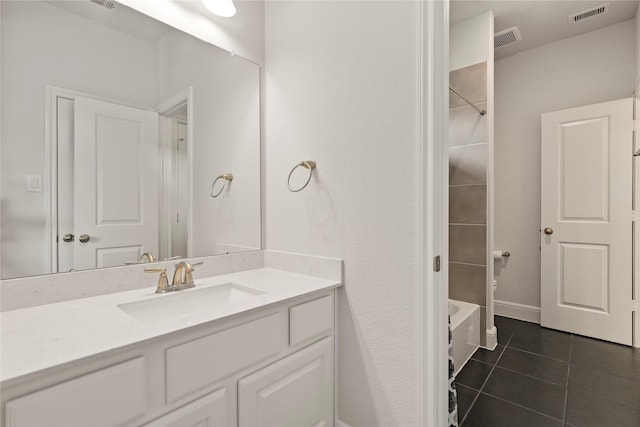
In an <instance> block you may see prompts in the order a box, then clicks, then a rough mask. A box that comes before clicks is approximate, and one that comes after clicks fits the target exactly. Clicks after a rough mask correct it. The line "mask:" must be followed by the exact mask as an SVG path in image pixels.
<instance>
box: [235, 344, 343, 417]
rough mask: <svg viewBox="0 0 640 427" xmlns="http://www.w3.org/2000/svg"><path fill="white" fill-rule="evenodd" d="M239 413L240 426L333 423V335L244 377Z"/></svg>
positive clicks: (240, 387) (240, 384)
mask: <svg viewBox="0 0 640 427" xmlns="http://www.w3.org/2000/svg"><path fill="white" fill-rule="evenodd" d="M238 415H239V420H238V424H239V426H240V427H248V426H261V427H305V426H314V427H320V426H332V425H333V339H332V337H327V338H325V339H323V340H322V341H319V342H318V343H316V344H313V345H311V346H309V347H307V348H305V349H303V350H300V351H298V352H297V353H294V354H292V355H290V356H288V357H286V358H284V359H282V360H280V361H278V362H276V363H274V364H272V365H269V366H267V367H266V368H264V369H261V370H259V371H257V372H255V373H253V374H251V375H249V376H248V377H245V378H243V379H241V380H240V381H239V383H238Z"/></svg>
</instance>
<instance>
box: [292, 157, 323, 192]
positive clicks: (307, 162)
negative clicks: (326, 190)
mask: <svg viewBox="0 0 640 427" xmlns="http://www.w3.org/2000/svg"><path fill="white" fill-rule="evenodd" d="M300 166H302V167H303V168H305V169H308V170H309V178H307V182H305V183H304V185H303V186H302V187H300V188H298V189H293V188H291V175H293V172H294V171H295V170H296V169H298V168H299V167H300ZM315 168H316V162H314V161H313V160H305V161H303V162H300V163H298V164H297V165H295V166H294V167H293V169H291V172H289V177H288V178H287V187H288V188H289V191H291V192H293V193H297V192H298V191H302V190H304V189H305V188H307V185H309V181H311V175H313V170H314V169H315Z"/></svg>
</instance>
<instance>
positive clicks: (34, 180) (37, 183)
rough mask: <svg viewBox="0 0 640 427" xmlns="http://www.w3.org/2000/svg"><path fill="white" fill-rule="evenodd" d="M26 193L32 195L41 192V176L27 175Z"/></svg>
mask: <svg viewBox="0 0 640 427" xmlns="http://www.w3.org/2000/svg"><path fill="white" fill-rule="evenodd" d="M27 191H29V192H33V193H41V192H42V176H41V175H27Z"/></svg>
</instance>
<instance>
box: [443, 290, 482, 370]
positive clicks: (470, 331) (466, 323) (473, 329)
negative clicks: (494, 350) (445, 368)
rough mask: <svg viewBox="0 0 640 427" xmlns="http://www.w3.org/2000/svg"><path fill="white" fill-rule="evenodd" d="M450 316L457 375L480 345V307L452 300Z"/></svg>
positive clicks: (454, 363)
mask: <svg viewBox="0 0 640 427" xmlns="http://www.w3.org/2000/svg"><path fill="white" fill-rule="evenodd" d="M449 316H451V343H452V344H453V366H454V368H455V374H456V375H457V374H458V372H460V369H462V367H463V366H464V364H465V363H467V360H469V358H471V356H472V355H473V353H474V352H475V351H476V350H477V349H478V346H479V345H480V306H478V305H477V304H471V303H468V302H464V301H456V300H452V299H450V300H449Z"/></svg>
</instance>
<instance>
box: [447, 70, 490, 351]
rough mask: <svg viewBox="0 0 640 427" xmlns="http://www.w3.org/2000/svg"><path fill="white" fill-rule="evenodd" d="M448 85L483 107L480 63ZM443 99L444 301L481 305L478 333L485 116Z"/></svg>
mask: <svg viewBox="0 0 640 427" xmlns="http://www.w3.org/2000/svg"><path fill="white" fill-rule="evenodd" d="M450 84H451V86H452V87H454V88H456V89H457V90H458V91H459V92H461V93H462V94H463V95H464V96H465V97H466V98H467V99H469V101H471V102H473V103H474V104H475V105H477V106H478V108H480V109H482V110H486V109H487V65H486V63H484V62H483V63H480V64H476V65H472V66H470V67H466V68H462V69H459V70H455V71H452V72H451V73H450ZM449 99H450V110H449V298H451V299H455V300H460V301H466V302H471V303H474V304H478V305H479V306H480V307H481V315H480V319H481V327H480V330H484V329H485V326H484V325H485V319H486V310H485V307H486V304H487V303H486V293H487V291H486V289H487V157H488V156H487V152H488V150H487V141H488V135H487V118H486V115H485V116H481V115H480V114H479V113H478V112H477V111H476V110H474V109H473V108H472V107H471V106H469V105H468V104H467V103H465V102H464V101H462V100H461V99H460V98H459V97H458V96H456V95H454V94H450V97H449ZM481 335H483V334H481ZM481 341H484V336H481ZM482 344H483V342H482Z"/></svg>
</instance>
